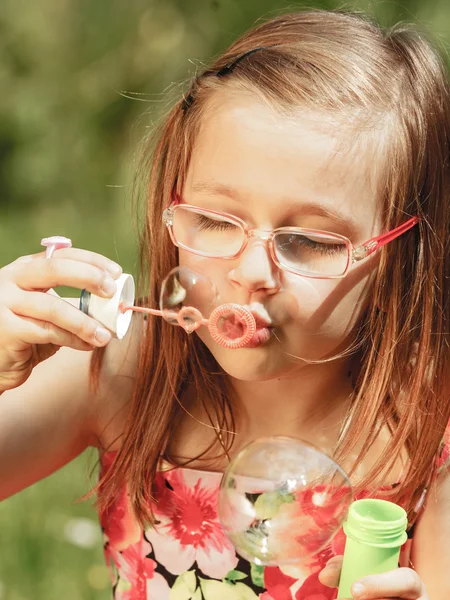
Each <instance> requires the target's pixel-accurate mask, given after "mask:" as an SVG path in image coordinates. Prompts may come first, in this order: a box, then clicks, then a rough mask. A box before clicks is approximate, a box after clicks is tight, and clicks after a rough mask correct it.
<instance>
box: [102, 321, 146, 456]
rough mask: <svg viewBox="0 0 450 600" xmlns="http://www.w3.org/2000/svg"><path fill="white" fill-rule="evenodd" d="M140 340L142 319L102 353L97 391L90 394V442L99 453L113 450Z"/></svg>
mask: <svg viewBox="0 0 450 600" xmlns="http://www.w3.org/2000/svg"><path fill="white" fill-rule="evenodd" d="M141 338H142V320H141V319H139V318H138V319H133V321H132V326H131V327H130V330H129V332H128V334H127V335H126V336H125V338H124V339H122V340H117V339H113V340H112V341H111V342H110V343H109V344H108V346H107V347H106V348H105V350H104V355H103V357H102V362H101V370H100V377H99V381H98V388H97V389H96V390H95V392H94V391H93V392H92V396H91V400H92V401H93V407H92V409H93V411H94V414H93V419H92V423H93V429H94V431H93V436H92V439H93V443H92V445H94V446H96V447H98V448H99V449H100V450H117V449H118V448H119V447H120V439H121V436H122V434H123V431H124V426H125V422H126V418H127V414H128V409H129V406H130V402H131V398H132V395H133V391H134V385H135V380H136V372H137V366H138V357H139V347H140V343H141Z"/></svg>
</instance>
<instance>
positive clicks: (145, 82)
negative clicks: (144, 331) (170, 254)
mask: <svg viewBox="0 0 450 600" xmlns="http://www.w3.org/2000/svg"><path fill="white" fill-rule="evenodd" d="M305 6H309V7H322V8H335V7H343V6H345V7H349V8H351V7H353V8H357V9H360V10H365V11H367V12H369V13H371V14H373V15H375V16H376V18H377V19H378V20H379V21H380V22H381V23H382V24H383V25H390V24H392V23H394V22H396V21H397V20H407V21H415V22H417V23H418V24H419V26H420V27H421V28H423V29H425V30H427V31H429V37H430V38H431V39H433V41H434V42H435V43H436V44H437V45H438V46H439V47H440V49H441V51H442V53H444V54H445V53H446V52H447V48H448V38H449V37H450V3H449V2H448V0H426V1H425V0H402V1H401V2H384V1H383V2H381V1H380V2H379V1H376V0H375V1H374V2H366V1H356V2H353V3H346V4H342V3H337V2H333V1H332V0H329V1H325V0H324V1H317V2H308V3H302V2H297V3H296V2H283V1H280V0H278V1H277V0H34V1H30V0H1V1H0V83H1V93H0V267H1V266H4V265H5V264H8V263H9V262H11V261H13V260H14V259H15V258H17V257H18V256H21V255H24V254H28V253H32V252H36V251H39V241H40V239H41V238H42V237H45V236H48V235H55V234H59V235H65V236H68V237H70V238H72V240H73V241H74V244H75V245H76V246H78V247H83V248H88V249H90V250H94V251H96V252H100V253H102V254H105V255H106V256H109V257H110V258H112V259H114V260H116V261H118V262H120V263H121V264H122V266H123V268H124V270H125V271H127V272H131V273H134V272H135V271H136V268H135V265H136V243H135V242H136V231H135V228H134V227H133V218H132V214H131V208H130V189H131V184H132V177H133V170H134V166H135V154H136V151H137V147H138V143H139V141H140V140H141V139H142V138H143V136H144V135H145V133H146V132H147V131H148V129H149V128H151V127H152V123H154V122H155V120H156V119H157V118H158V115H160V114H161V112H162V111H164V110H165V109H166V108H167V106H168V102H169V101H170V99H171V98H172V99H173V98H175V97H176V96H177V95H179V94H181V93H182V90H183V88H184V84H185V83H186V82H187V81H188V80H189V78H190V77H191V76H192V75H193V74H194V72H195V69H196V67H197V66H199V65H200V66H201V65H202V64H203V63H205V62H207V61H208V60H209V58H211V57H212V56H213V55H214V54H216V53H218V52H219V51H220V50H222V49H223V48H225V47H226V46H227V45H228V44H229V43H230V42H231V41H232V40H233V39H234V38H235V37H236V36H237V35H239V34H240V33H241V32H243V31H244V30H246V29H247V28H248V27H250V26H251V25H252V24H253V23H254V22H255V21H256V20H257V19H258V18H260V17H269V16H272V15H275V14H278V13H280V12H281V11H284V10H286V9H287V8H290V9H295V8H301V7H305ZM95 462H96V456H95V454H94V453H93V452H87V453H85V454H84V455H82V456H80V457H79V458H78V459H77V460H75V461H74V462H73V463H71V464H70V465H68V466H67V467H65V468H64V469H62V470H61V471H59V472H58V473H55V474H54V475H52V476H51V477H49V478H47V479H46V480H44V481H41V482H39V483H37V484H35V485H33V486H31V487H30V488H29V489H27V490H24V491H23V492H21V493H20V494H17V495H16V496H14V497H12V498H10V499H8V500H6V501H4V502H2V503H1V504H0V600H4V599H7V600H44V599H45V600H61V599H62V598H64V600H91V599H92V600H93V599H97V600H106V599H108V598H110V597H111V592H110V589H109V580H108V574H107V571H106V567H105V566H104V562H103V555H102V548H101V534H100V530H99V526H98V523H97V520H96V513H95V509H94V508H93V506H92V502H84V503H76V500H77V499H78V498H79V497H80V496H81V495H82V494H84V493H85V492H86V491H87V490H88V489H89V486H90V484H91V483H92V482H93V481H94V480H95V474H94V476H93V479H92V478H91V480H90V479H89V470H90V469H91V467H92V466H93V465H95ZM17 468H20V466H19V465H18V466H17Z"/></svg>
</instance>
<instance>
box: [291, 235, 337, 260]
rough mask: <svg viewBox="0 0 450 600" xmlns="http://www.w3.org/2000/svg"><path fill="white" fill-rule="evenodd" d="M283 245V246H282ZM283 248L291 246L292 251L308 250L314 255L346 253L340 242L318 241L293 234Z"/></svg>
mask: <svg viewBox="0 0 450 600" xmlns="http://www.w3.org/2000/svg"><path fill="white" fill-rule="evenodd" d="M283 245H284V244H283ZM285 246H286V247H287V246H291V248H292V249H294V248H297V249H298V250H299V251H300V250H309V251H310V252H313V253H316V254H328V255H333V254H338V253H341V252H347V249H346V246H345V244H343V243H342V242H340V241H339V242H336V241H334V240H326V241H325V240H323V239H321V241H318V240H317V238H316V239H314V238H311V237H307V236H306V235H299V234H293V235H291V236H290V239H289V241H288V244H285Z"/></svg>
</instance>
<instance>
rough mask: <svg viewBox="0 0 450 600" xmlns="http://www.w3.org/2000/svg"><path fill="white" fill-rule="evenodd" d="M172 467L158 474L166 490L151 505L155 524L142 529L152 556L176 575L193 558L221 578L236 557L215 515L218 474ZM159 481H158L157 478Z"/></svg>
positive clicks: (191, 561) (232, 564) (207, 571)
mask: <svg viewBox="0 0 450 600" xmlns="http://www.w3.org/2000/svg"><path fill="white" fill-rule="evenodd" d="M211 475H216V474H210V473H202V472H200V471H193V470H190V472H189V473H188V472H187V471H184V472H182V471H181V470H178V469H177V470H174V471H170V472H166V473H164V474H161V477H164V478H165V482H167V485H166V488H167V489H168V490H169V492H170V493H167V492H166V494H165V496H164V498H163V501H158V503H157V504H156V503H155V505H154V511H155V516H156V518H157V519H158V521H159V524H157V525H156V527H155V528H150V529H148V530H147V531H146V537H147V539H148V540H149V541H150V542H151V543H152V546H153V551H154V553H155V557H156V560H157V561H158V562H159V563H161V564H162V565H163V566H164V567H165V568H166V569H167V570H168V571H169V572H170V573H173V574H174V575H180V574H181V573H183V572H184V571H187V570H189V569H190V568H191V567H192V565H193V564H194V562H195V561H197V564H198V567H199V569H200V570H201V571H202V572H203V573H204V574H205V575H207V576H208V577H213V578H215V579H222V578H223V577H225V575H226V574H227V573H228V572H229V571H231V570H232V569H234V568H235V567H236V566H237V563H238V559H237V556H236V553H235V551H234V549H233V546H232V545H231V543H230V541H229V540H228V538H227V537H226V536H225V534H224V532H223V530H222V527H221V525H220V522H219V519H218V516H217V502H218V492H219V482H220V477H219V478H217V477H214V476H213V477H211ZM159 484H160V482H159Z"/></svg>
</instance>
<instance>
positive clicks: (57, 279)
mask: <svg viewBox="0 0 450 600" xmlns="http://www.w3.org/2000/svg"><path fill="white" fill-rule="evenodd" d="M121 273H122V269H121V267H120V266H119V265H117V264H116V263H114V262H112V261H110V260H109V259H107V258H105V257H104V256H101V255H100V254H96V253H94V252H88V251H87V250H79V249H76V248H61V249H59V250H56V251H55V252H54V254H53V256H52V257H51V258H48V259H47V258H45V253H44V252H42V253H39V254H34V255H31V256H23V257H21V258H18V259H17V260H16V261H14V262H13V263H11V264H9V265H7V266H5V267H3V268H2V269H0V394H1V393H2V392H4V391H6V390H9V389H13V388H15V387H18V386H20V385H22V384H23V383H24V382H25V381H26V380H27V379H28V377H29V376H30V374H31V372H32V370H33V369H34V367H35V366H36V365H37V364H39V363H40V362H42V361H43V360H45V359H47V358H49V357H50V356H52V355H53V354H55V352H57V350H59V348H60V347H61V346H68V347H70V348H74V349H76V350H92V349H93V348H94V347H96V346H105V345H106V344H107V343H108V342H109V341H110V340H111V333H110V332H109V331H108V330H106V329H104V328H103V327H101V326H100V325H99V323H98V322H97V321H95V320H94V319H92V318H91V317H88V316H87V315H85V314H84V313H82V312H81V311H80V310H78V309H77V308H75V307H74V306H71V305H70V304H69V303H68V302H66V301H64V300H62V299H61V298H58V297H57V296H54V295H51V294H47V293H45V292H46V291H48V290H49V289H51V288H53V287H57V286H59V285H64V286H69V287H73V288H78V289H80V290H81V289H87V290H88V291H90V292H92V293H93V294H95V295H97V296H103V297H105V298H111V297H112V296H113V295H114V293H115V291H116V283H115V281H114V280H115V279H117V278H118V277H119V276H120V274H121Z"/></svg>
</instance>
